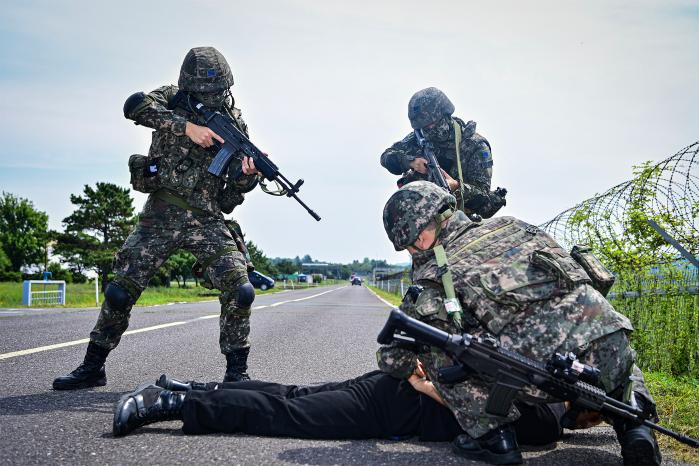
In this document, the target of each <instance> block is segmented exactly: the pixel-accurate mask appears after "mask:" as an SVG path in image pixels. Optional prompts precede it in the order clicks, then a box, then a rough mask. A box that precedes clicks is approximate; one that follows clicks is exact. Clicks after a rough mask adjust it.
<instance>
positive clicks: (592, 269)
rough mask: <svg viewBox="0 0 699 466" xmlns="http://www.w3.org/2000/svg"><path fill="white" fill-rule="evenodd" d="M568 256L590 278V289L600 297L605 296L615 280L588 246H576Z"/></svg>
mask: <svg viewBox="0 0 699 466" xmlns="http://www.w3.org/2000/svg"><path fill="white" fill-rule="evenodd" d="M570 255H571V256H573V259H575V262H577V263H578V264H580V266H581V267H582V268H583V269H585V272H587V274H588V275H589V276H590V280H592V287H593V288H594V289H596V290H597V291H599V292H600V293H602V296H607V293H609V290H610V289H611V288H612V285H614V281H615V280H616V278H615V277H614V275H612V273H611V272H610V271H609V269H607V267H605V266H604V264H602V262H600V260H599V259H598V258H597V256H595V255H594V254H593V253H592V249H591V248H589V247H588V246H583V245H581V244H576V245H575V246H573V249H571V251H570Z"/></svg>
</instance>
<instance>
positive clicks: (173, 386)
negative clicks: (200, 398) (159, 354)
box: [155, 374, 218, 392]
mask: <svg viewBox="0 0 699 466" xmlns="http://www.w3.org/2000/svg"><path fill="white" fill-rule="evenodd" d="M155 384H156V385H157V386H158V387H160V388H164V389H165V390H170V391H172V392H188V391H190V390H195V391H206V390H217V389H218V384H217V383H211V384H208V383H204V382H195V381H194V380H189V381H187V382H182V381H180V380H176V379H171V378H170V377H168V376H167V375H165V374H163V375H161V376H160V378H159V379H158V380H156V381H155Z"/></svg>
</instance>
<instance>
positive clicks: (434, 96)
mask: <svg viewBox="0 0 699 466" xmlns="http://www.w3.org/2000/svg"><path fill="white" fill-rule="evenodd" d="M452 113H454V104H453V103H451V100H449V97H447V96H446V94H444V92H442V91H440V90H439V89H437V88H436V87H428V88H427V89H423V90H421V91H417V92H416V93H415V94H413V96H412V97H411V98H410V102H408V118H409V119H410V125H411V126H412V127H413V129H420V128H423V127H425V126H427V125H429V124H430V123H434V122H435V121H437V120H439V119H440V118H442V117H443V116H444V115H451V114H452Z"/></svg>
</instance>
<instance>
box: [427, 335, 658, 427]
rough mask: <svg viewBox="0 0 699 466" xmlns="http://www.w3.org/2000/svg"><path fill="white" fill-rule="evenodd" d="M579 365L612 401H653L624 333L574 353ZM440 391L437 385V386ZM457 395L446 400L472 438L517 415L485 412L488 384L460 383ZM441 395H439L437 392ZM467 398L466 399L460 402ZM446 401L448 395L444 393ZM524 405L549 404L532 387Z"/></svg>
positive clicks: (514, 411) (522, 397)
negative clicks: (595, 372)
mask: <svg viewBox="0 0 699 466" xmlns="http://www.w3.org/2000/svg"><path fill="white" fill-rule="evenodd" d="M576 353H577V355H578V359H579V361H580V362H582V363H584V364H589V365H591V366H594V367H596V368H597V369H599V371H600V388H603V389H604V391H605V392H607V394H608V395H609V396H611V397H613V398H616V399H619V400H622V401H624V402H629V400H630V398H631V393H632V392H636V393H638V394H639V395H641V396H643V397H644V398H645V399H646V400H648V401H649V402H650V403H652V404H654V402H653V398H652V397H651V395H650V392H649V391H648V389H647V387H646V385H645V382H644V380H643V373H642V372H641V370H640V369H639V368H638V366H637V365H636V363H635V360H636V352H635V351H634V350H633V348H631V346H630V345H629V340H628V335H627V332H626V331H625V330H619V331H616V332H613V333H610V334H608V335H605V336H603V337H600V338H598V339H596V340H593V341H591V342H590V343H589V344H587V345H586V346H585V347H584V348H580V351H578V352H576ZM436 385H437V386H438V388H439V384H436ZM462 385H464V387H463V389H462V390H460V391H459V393H460V394H461V397H462V399H459V400H448V401H451V403H450V404H451V405H452V406H458V407H459V409H458V410H457V411H456V412H455V413H454V414H455V416H456V418H457V420H458V421H459V424H460V425H461V427H462V428H463V429H464V430H465V431H466V432H467V433H468V434H469V435H470V436H471V437H473V438H478V437H481V436H483V435H485V434H486V433H487V432H489V431H490V430H492V429H495V428H496V427H498V426H500V425H503V424H507V423H510V422H513V421H515V420H516V419H517V418H518V417H519V412H518V411H517V409H516V408H515V407H514V406H513V407H512V408H511V410H510V413H509V414H508V415H507V416H506V417H498V416H493V415H490V414H488V413H486V411H485V407H486V404H487V402H488V395H489V393H490V384H489V383H488V382H485V381H482V380H478V379H473V380H467V381H465V382H463V383H462ZM440 393H442V391H440ZM464 394H468V399H463V396H464ZM445 395H447V396H446V397H447V398H449V397H450V396H449V395H450V393H448V392H447V393H445ZM518 399H519V401H522V402H524V403H529V404H534V403H545V402H549V401H551V399H550V398H547V396H546V394H545V393H543V392H541V391H539V390H537V389H536V388H534V387H531V389H529V387H527V388H525V390H524V391H523V392H522V393H521V394H520V395H519V396H518Z"/></svg>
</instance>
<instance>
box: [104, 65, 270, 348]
mask: <svg viewBox="0 0 699 466" xmlns="http://www.w3.org/2000/svg"><path fill="white" fill-rule="evenodd" d="M224 61H225V60H224ZM186 63H187V59H185V64H186ZM183 66H184V65H183ZM227 66H228V65H227V64H226V67H227ZM229 71H230V70H229ZM231 83H232V77H231ZM177 92H178V88H177V87H176V86H163V87H160V88H158V89H156V90H154V91H153V92H151V93H149V94H146V95H144V96H143V98H142V100H140V102H139V103H138V104H137V105H135V106H133V107H129V112H128V113H127V114H126V117H127V118H129V119H132V120H133V121H135V122H136V123H138V124H140V125H144V126H147V127H149V128H153V129H154V131H153V142H152V144H151V146H150V150H149V153H148V159H149V160H153V161H155V160H157V161H158V171H157V180H156V181H157V183H159V185H160V187H161V190H166V191H167V192H168V193H170V194H173V195H175V196H177V197H178V198H180V199H181V200H183V201H184V202H185V204H186V205H188V206H189V209H184V208H182V207H179V206H177V205H173V204H171V203H169V202H167V201H164V200H162V199H161V198H159V197H158V193H157V192H156V193H154V194H151V195H150V196H149V198H148V200H147V202H146V204H145V206H144V208H143V211H142V212H141V214H140V220H139V223H138V225H137V226H136V228H135V229H134V231H133V232H132V233H131V234H130V235H129V237H128V238H127V240H126V242H125V243H124V245H123V246H122V248H121V249H120V250H119V252H118V253H117V255H116V258H115V264H114V273H115V274H116V278H115V279H114V282H116V283H117V284H118V285H120V286H121V287H122V288H123V289H125V290H127V291H128V292H129V294H130V295H131V297H132V303H133V302H135V301H136V300H137V299H138V297H139V296H140V294H141V293H142V292H143V290H144V289H145V287H146V286H147V284H148V281H149V280H150V278H151V277H152V276H153V275H154V274H155V272H156V271H157V270H158V268H159V267H160V266H161V265H162V264H163V262H165V261H166V260H167V258H168V257H169V256H170V255H171V254H172V253H174V252H175V251H176V250H177V249H185V250H187V251H189V252H191V253H192V254H194V256H195V257H196V258H197V261H198V262H199V263H202V264H207V265H206V270H205V271H204V272H205V273H206V275H207V276H208V280H209V281H210V284H211V286H212V287H214V288H216V289H218V290H220V291H221V296H220V298H219V300H220V302H221V319H220V330H221V334H220V346H221V352H222V353H224V354H227V353H230V352H232V351H233V350H236V349H239V348H247V347H249V341H248V334H249V333H250V323H249V316H250V307H249V306H247V307H242V306H240V305H238V303H237V296H238V288H239V287H240V286H241V285H242V284H244V283H246V282H247V281H248V278H247V268H246V260H245V258H244V256H243V254H242V253H241V252H240V251H239V249H238V248H237V246H236V242H235V241H234V238H233V236H232V235H231V232H230V231H229V229H228V228H227V226H226V225H225V223H224V218H223V215H222V213H221V205H220V204H221V203H222V202H221V200H222V199H224V200H225V203H224V204H225V205H226V206H227V212H228V211H230V210H233V208H234V207H235V206H236V205H239V204H240V203H242V202H243V200H244V193H245V192H247V191H250V190H251V189H253V188H254V187H255V186H256V185H257V177H256V176H255V175H250V176H245V175H242V169H241V164H242V162H241V161H240V160H238V159H234V161H233V162H232V163H231V165H230V167H229V170H228V172H227V176H226V177H225V178H224V179H221V178H218V177H216V176H214V175H212V174H210V173H209V172H208V171H207V168H208V166H209V165H210V163H211V161H212V160H213V158H214V156H215V155H216V154H215V150H208V149H204V148H202V147H200V146H198V145H196V144H194V143H193V142H192V141H191V140H190V139H189V137H187V136H186V135H185V134H184V132H185V126H186V123H187V121H190V122H192V123H195V124H200V125H201V124H203V121H201V120H200V119H199V117H198V116H196V114H194V113H193V112H191V111H190V110H189V109H188V107H187V102H186V101H185V102H181V101H179V103H178V104H177V105H176V103H177V102H178V100H177V98H176V96H177ZM233 103H234V102H233V101H232V100H230V101H229V102H228V103H227V104H226V105H225V106H224V107H222V108H219V109H218V110H219V111H221V112H224V113H226V114H228V115H229V116H230V117H231V118H232V119H233V120H234V121H235V123H236V125H237V126H238V128H239V129H240V130H241V131H242V132H243V133H245V134H246V135H247V134H248V133H247V125H246V124H245V122H244V121H243V119H242V117H241V113H240V110H239V109H237V108H235V107H234V106H233ZM146 163H148V162H146ZM130 312H131V306H128V307H127V308H126V309H112V308H111V307H110V304H109V303H108V302H106V301H105V302H104V303H103V304H102V310H101V312H100V316H99V318H98V320H97V324H96V325H95V328H94V329H93V331H92V332H91V334H90V339H91V341H93V342H95V343H96V344H97V345H99V346H101V347H104V348H109V349H113V348H115V347H116V346H117V345H118V344H119V340H120V338H121V335H122V334H123V333H124V331H125V330H126V328H127V327H128V322H129V314H130Z"/></svg>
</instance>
